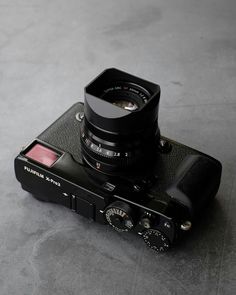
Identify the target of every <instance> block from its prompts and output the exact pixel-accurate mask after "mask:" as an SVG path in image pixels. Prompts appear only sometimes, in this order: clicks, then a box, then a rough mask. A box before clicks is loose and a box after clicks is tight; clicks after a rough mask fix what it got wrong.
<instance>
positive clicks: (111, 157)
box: [81, 69, 160, 174]
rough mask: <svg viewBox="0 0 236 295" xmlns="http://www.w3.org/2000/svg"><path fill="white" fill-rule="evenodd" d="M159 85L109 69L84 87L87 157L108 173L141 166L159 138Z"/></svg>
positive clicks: (83, 132) (83, 130) (83, 128)
mask: <svg viewBox="0 0 236 295" xmlns="http://www.w3.org/2000/svg"><path fill="white" fill-rule="evenodd" d="M159 97H160V88H159V86H158V85H156V84H153V83H150V82H148V81H145V80H142V79H140V78H137V77H135V76H132V75H129V74H127V73H125V72H122V71H119V70H116V69H108V70H106V71H104V72H103V73H102V74H101V75H100V76H98V77H97V78H96V79H95V80H93V81H92V82H91V83H90V84H89V85H88V86H87V87H86V88H85V105H84V120H83V122H82V124H81V147H82V154H83V158H84V160H85V161H86V162H87V163H88V164H89V165H90V166H92V167H93V168H95V169H97V170H99V171H102V172H104V173H107V174H113V173H114V172H115V173H117V172H118V173H120V172H122V171H126V170H129V169H134V167H137V166H139V167H140V168H141V167H142V165H143V163H144V162H146V160H147V158H148V157H150V155H151V154H152V153H153V152H154V150H155V148H156V143H157V142H159V136H160V135H159V128H158V118H157V117H158V105H159Z"/></svg>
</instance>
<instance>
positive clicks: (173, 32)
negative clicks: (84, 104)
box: [0, 0, 236, 295]
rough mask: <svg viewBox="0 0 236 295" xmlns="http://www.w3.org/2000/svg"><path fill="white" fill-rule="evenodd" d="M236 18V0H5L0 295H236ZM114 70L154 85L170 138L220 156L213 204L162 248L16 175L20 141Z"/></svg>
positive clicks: (1, 5)
mask: <svg viewBox="0 0 236 295" xmlns="http://www.w3.org/2000/svg"><path fill="white" fill-rule="evenodd" d="M235 15H236V3H235V1H234V0H225V1H220V0H205V1H194V0H173V1H164V0H159V1H155V0H146V1H141V0H132V1H127V0H120V1H111V0H105V1H104V0H103V1H101V0H91V1H86V0H68V1H62V0H0V112H1V113H0V115H1V116H0V126H1V127H0V136H1V137H0V138H1V153H0V159H1V162H0V175H1V178H0V185H1V197H0V295H13V294H14V295H15V294H17V295H19V294H20V295H32V294H33V295H46V294H58V295H60V294H68V295H71V294H79V295H97V294H106V295H115V294H119V295H124V294H129V295H139V294H140V295H141V294H142V295H143V294H145V295H148V294H155V295H156V294H161V295H166V294H181V295H182V294H191V295H195V294H196V295H199V294H207V295H216V294H218V295H219V294H221V295H223V294H224V295H232V294H236V214H235V212H236V198H235V193H236V184H235V176H236V167H235V160H236V131H235V125H236V100H235V93H236V17H235ZM111 66H115V67H117V68H120V69H123V70H125V71H128V72H130V73H133V74H135V75H138V76H141V77H143V78H146V79H148V80H151V81H154V82H158V83H159V84H160V85H161V87H162V97H161V105H160V126H161V131H162V134H163V135H166V136H169V137H171V138H173V139H176V140H178V141H180V142H183V143H185V144H187V145H190V146H193V147H195V148H197V149H199V150H202V151H203V152H206V153H209V154H211V155H212V156H215V157H216V158H218V159H220V160H221V161H222V163H223V169H224V170H223V177H222V183H221V187H220V190H219V193H218V195H217V199H216V201H215V202H214V204H213V206H212V207H211V210H209V212H208V214H206V215H205V216H202V221H201V222H200V224H199V226H197V227H196V228H195V229H194V230H193V232H192V234H191V235H190V236H189V238H188V239H186V240H185V241H184V243H182V244H181V245H180V246H179V247H177V248H176V249H174V250H173V251H171V252H169V253H166V254H163V255H156V254H155V252H153V251H151V250H149V249H148V248H146V247H145V245H144V244H143V242H142V241H141V240H140V239H139V238H138V237H135V236H133V235H121V234H118V233H116V232H114V231H113V230H111V229H110V228H108V227H105V226H101V225H98V224H95V223H90V222H89V221H88V220H86V219H84V218H82V217H80V216H78V215H76V214H73V213H72V212H70V211H69V210H68V209H66V208H62V207H59V206H56V205H53V204H47V203H40V202H38V201H36V200H35V199H33V198H32V197H31V196H30V195H29V194H28V193H26V192H24V191H23V190H21V188H20V184H19V183H18V182H17V181H16V180H15V178H14V170H13V159H14V157H15V156H16V155H17V153H18V151H19V149H20V148H21V146H23V145H24V144H26V143H27V142H29V141H31V139H33V138H34V137H35V136H37V135H38V134H39V133H40V132H41V131H42V130H43V129H44V128H46V127H47V126H48V125H49V124H50V123H51V122H52V121H53V120H54V119H56V118H57V117H58V116H59V115H60V114H61V113H62V112H64V110H65V109H66V108H68V107H69V106H70V105H72V104H73V103H74V102H75V101H76V100H77V99H83V87H84V86H85V85H86V83H88V82H89V81H90V80H91V79H92V78H93V77H95V76H96V75H97V74H98V73H99V72H100V71H102V70H103V69H104V68H107V67H111Z"/></svg>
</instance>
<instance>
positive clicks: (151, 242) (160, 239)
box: [142, 228, 170, 252]
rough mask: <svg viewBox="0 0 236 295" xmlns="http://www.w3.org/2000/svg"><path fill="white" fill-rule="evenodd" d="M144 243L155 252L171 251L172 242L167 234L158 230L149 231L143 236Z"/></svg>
mask: <svg viewBox="0 0 236 295" xmlns="http://www.w3.org/2000/svg"><path fill="white" fill-rule="evenodd" d="M142 237H143V240H144V242H145V243H146V244H147V245H148V246H149V247H150V248H151V249H153V250H156V251H157V252H164V251H166V250H168V249H169V247H170V241H169V239H168V238H167V237H166V235H165V234H163V233H161V232H160V231H159V230H157V229H152V228H150V229H147V230H146V231H145V232H144V233H143V235H142Z"/></svg>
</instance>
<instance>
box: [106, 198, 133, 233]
mask: <svg viewBox="0 0 236 295" xmlns="http://www.w3.org/2000/svg"><path fill="white" fill-rule="evenodd" d="M104 215H105V218H106V220H107V222H108V223H109V224H110V225H111V226H112V227H113V228H114V229H115V230H117V231H120V232H123V231H129V230H131V229H132V228H133V227H134V213H133V210H132V208H131V207H130V206H129V205H128V204H126V203H124V202H120V201H116V202H114V203H112V204H110V205H109V206H108V207H107V208H106V209H105V211H104Z"/></svg>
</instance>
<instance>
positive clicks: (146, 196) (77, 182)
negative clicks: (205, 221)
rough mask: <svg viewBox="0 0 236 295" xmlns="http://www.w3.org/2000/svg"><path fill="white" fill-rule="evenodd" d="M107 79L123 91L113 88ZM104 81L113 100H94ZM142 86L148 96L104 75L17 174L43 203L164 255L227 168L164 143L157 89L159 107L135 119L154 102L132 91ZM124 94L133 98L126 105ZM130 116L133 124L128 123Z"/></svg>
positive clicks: (35, 144) (23, 155)
mask: <svg viewBox="0 0 236 295" xmlns="http://www.w3.org/2000/svg"><path fill="white" fill-rule="evenodd" d="M110 76H112V81H119V83H118V84H116V85H115V86H114V85H113V86H110V83H111V81H110V80H109V79H108V77H110ZM117 76H118V77H117ZM121 77H122V79H121ZM101 79H104V81H108V80H109V81H108V82H107V83H108V84H107V85H106V90H107V89H110V90H107V91H105V92H104V93H105V94H106V95H107V93H108V96H109V97H108V98H107V97H105V98H104V97H102V99H101V94H97V93H96V95H94V92H93V91H94V89H96V91H97V89H98V88H99V87H98V85H101V84H102V86H101V88H104V85H103V81H101ZM135 79H138V82H137V80H135ZM120 81H122V83H124V85H125V86H124V88H122V87H123V86H122V87H121V86H120ZM124 81H125V82H124ZM127 81H128V82H129V83H130V84H129V86H127V83H128V82H127ZM131 81H132V83H133V84H131ZM133 81H134V82H135V83H134V82H133ZM143 82H145V83H146V84H145V83H144V84H145V87H144V88H145V89H147V88H148V89H149V91H150V89H151V87H148V86H149V84H148V83H149V82H147V81H144V80H141V79H139V78H137V77H134V76H131V75H129V74H126V73H124V72H121V71H118V70H116V69H108V70H106V71H105V72H103V73H102V74H101V75H100V76H98V77H97V78H96V79H95V80H94V81H92V83H91V84H89V85H88V86H87V87H86V88H85V94H86V95H85V104H83V103H76V104H74V105H73V106H72V107H71V108H70V109H69V110H67V111H66V112H65V113H64V114H63V115H62V116H61V117H60V118H58V119H57V120H56V121H55V122H54V123H53V124H52V125H51V126H50V127H48V128H47V129H46V130H45V131H44V132H43V133H41V134H40V135H39V136H38V137H37V138H36V139H34V140H33V141H32V142H31V143H30V144H29V145H28V146H27V147H25V148H24V149H23V150H22V151H21V152H20V153H19V155H18V156H17V157H16V159H15V173H16V178H17V179H18V181H19V182H20V183H21V185H22V188H23V189H24V190H26V191H28V192H30V193H31V194H33V196H35V198H37V199H38V200H41V201H46V202H54V203H58V204H61V205H63V206H66V207H68V208H70V209H71V210H72V211H74V212H76V213H78V214H80V215H83V216H85V217H87V218H89V219H91V220H94V221H96V222H99V223H102V224H110V225H111V226H112V227H113V228H114V229H115V230H117V231H120V232H123V231H132V232H135V233H137V234H139V235H140V236H141V237H142V238H143V239H144V241H145V242H146V244H147V245H148V246H149V247H151V248H152V249H154V250H156V251H165V250H167V249H169V248H170V246H171V245H172V244H174V243H175V242H176V241H177V240H178V239H179V237H181V235H182V234H184V233H185V232H187V231H189V230H190V229H191V225H192V223H193V222H194V220H196V218H199V217H200V214H201V213H202V211H203V210H204V208H205V207H206V205H207V203H208V202H209V201H210V200H211V199H212V198H213V197H214V196H215V194H216V193H217V190H218V188H219V184H220V178H221V169H222V168H221V164H220V162H219V161H217V160H216V159H214V158H212V157H210V156H208V155H206V154H203V153H201V152H199V151H197V150H195V149H192V148H190V147H187V146H185V145H183V144H180V143H177V142H175V141H173V140H170V139H168V138H165V137H162V136H161V135H160V132H159V128H158V124H157V115H156V113H157V108H158V103H159V94H160V90H159V86H158V85H156V90H157V91H158V93H159V94H158V96H156V97H155V91H152V94H153V93H154V95H153V96H152V97H151V96H150V97H149V98H148V99H150V100H151V99H154V101H155V100H156V103H155V105H151V106H150V109H149V110H148V111H147V113H145V112H144V114H141V115H140V114H138V112H137V110H136V109H134V108H135V106H134V105H136V106H137V109H138V111H139V109H140V110H141V112H143V110H144V111H145V108H146V106H147V105H148V102H149V101H148V99H147V98H146V96H145V95H146V94H145V92H143V90H140V91H141V92H142V93H141V92H139V90H137V89H138V88H136V86H135V85H137V84H138V85H140V84H141V83H143ZM130 85H131V86H130ZM152 85H155V84H152ZM93 87H94V88H93ZM129 87H130V88H129ZM91 89H92V90H91ZM124 91H126V92H127V93H128V94H127V93H126V94H127V95H124V96H123V98H122V100H121V99H120V97H121V93H123V92H124ZM150 92H151V91H150ZM130 93H131V94H130ZM140 93H141V94H140ZM110 97H112V99H111V98H110ZM114 97H116V100H115V101H114ZM117 101H118V102H117ZM127 101H128V103H127ZM141 103H143V106H142V105H141ZM124 105H125V107H124ZM140 105H141V106H140ZM147 108H148V106H147ZM153 109H154V111H153ZM123 110H124V113H122V111H123ZM130 115H131V116H133V115H135V116H136V118H134V119H133V118H131V119H130V118H128V119H127V118H126V117H129V116H130ZM152 115H153V119H152V120H151V119H150V117H151V116H152ZM142 116H143V119H142ZM101 118H103V119H104V118H105V119H106V120H107V122H109V123H107V122H105V123H104V120H102V122H100V121H99V120H100V119H101ZM145 118H146V119H145ZM149 119H150V121H149V122H147V121H148V120H149ZM125 120H127V121H125ZM137 120H138V121H137ZM135 121H136V123H135ZM129 123H130V124H129ZM102 124H104V125H102ZM107 124H108V125H109V127H107V128H105V127H106V126H108V125H107ZM143 125H146V127H145V128H146V131H145V128H143ZM122 126H123V127H122ZM152 126H154V128H152ZM109 128H111V130H107V129H109ZM112 128H113V130H112ZM104 130H105V131H104ZM150 130H151V131H150ZM139 131H140V132H139ZM149 131H150V132H149ZM103 133H105V135H104V134H103ZM131 133H132V134H131ZM133 133H136V134H135V135H133ZM143 133H145V134H144V135H142V134H143ZM142 136H143V137H142ZM145 153H147V156H145V155H144V154H145Z"/></svg>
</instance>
